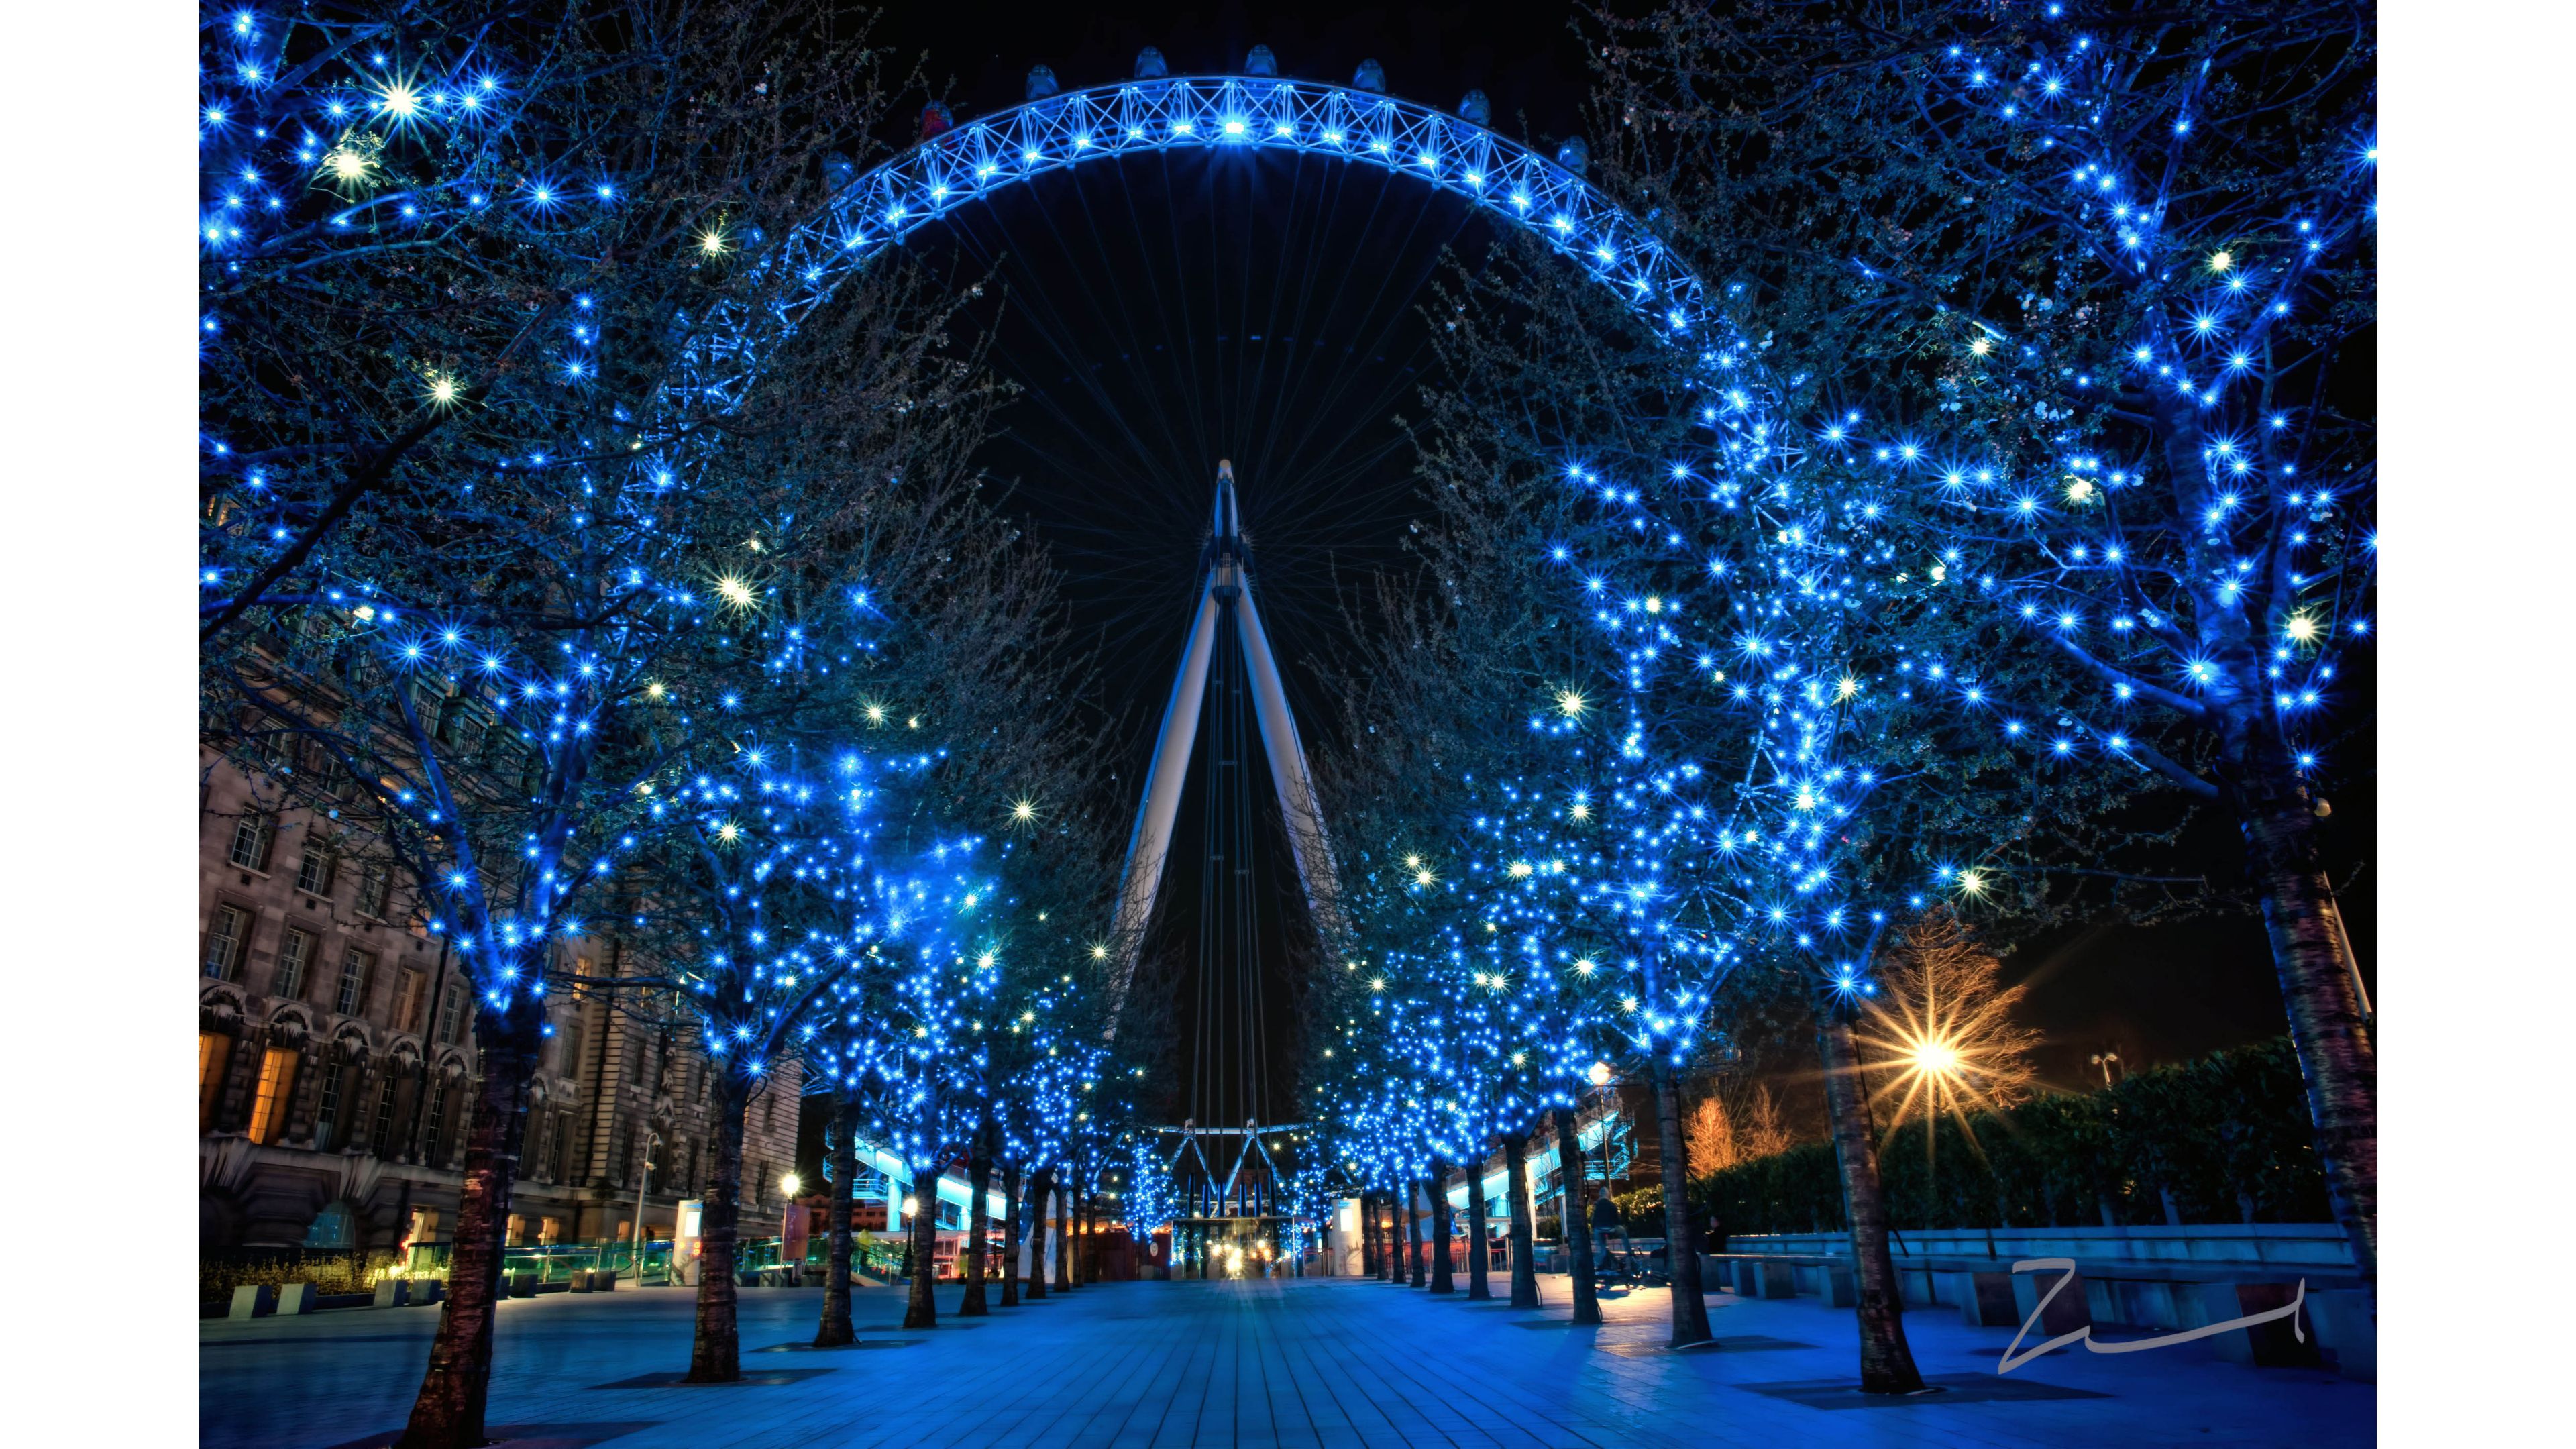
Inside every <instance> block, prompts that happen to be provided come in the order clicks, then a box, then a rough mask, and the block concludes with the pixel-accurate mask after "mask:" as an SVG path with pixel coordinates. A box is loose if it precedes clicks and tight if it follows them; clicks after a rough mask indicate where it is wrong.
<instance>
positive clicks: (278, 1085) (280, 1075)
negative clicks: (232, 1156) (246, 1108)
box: [250, 1047, 295, 1144]
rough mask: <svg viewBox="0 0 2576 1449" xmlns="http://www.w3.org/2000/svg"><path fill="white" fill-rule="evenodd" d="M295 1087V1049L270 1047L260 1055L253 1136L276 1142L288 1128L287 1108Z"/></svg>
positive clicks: (252, 1113) (252, 1106)
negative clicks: (280, 1134)
mask: <svg viewBox="0 0 2576 1449" xmlns="http://www.w3.org/2000/svg"><path fill="white" fill-rule="evenodd" d="M294 1089H295V1049H294V1048H293V1047H270V1048H269V1049H268V1051H267V1053H266V1054H265V1055H263V1056H262V1057H261V1058H260V1059H259V1092H258V1094H257V1095H256V1096H254V1097H253V1098H252V1099H251V1104H250V1140H251V1141H253V1142H258V1143H262V1144H266V1143H270V1142H274V1141H276V1140H277V1136H278V1134H279V1133H280V1132H282V1131H284V1130H285V1129H286V1108H287V1105H288V1103H289V1102H290V1100H291V1099H292V1093H293V1092H294Z"/></svg>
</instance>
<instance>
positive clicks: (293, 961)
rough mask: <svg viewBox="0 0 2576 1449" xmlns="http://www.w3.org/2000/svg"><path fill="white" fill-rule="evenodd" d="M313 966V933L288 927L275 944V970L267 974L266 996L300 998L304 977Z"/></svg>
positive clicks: (302, 993) (302, 991)
mask: <svg viewBox="0 0 2576 1449" xmlns="http://www.w3.org/2000/svg"><path fill="white" fill-rule="evenodd" d="M312 964H313V933H312V932H310V931H298V930H295V929H293V928H292V927H289V928H288V930H287V932H286V935H285V937H284V938H283V939H282V940H280V941H279V942H278V943H277V969H276V970H275V971H274V972H271V973H270V974H269V978H268V994H269V995H271V996H286V997H297V998H300V997H302V996H303V995H304V976H305V972H306V970H307V968H309V967H311V966H312Z"/></svg>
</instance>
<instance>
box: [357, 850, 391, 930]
mask: <svg viewBox="0 0 2576 1449" xmlns="http://www.w3.org/2000/svg"><path fill="white" fill-rule="evenodd" d="M389 879H390V876H389V875H388V874H387V872H386V870H385V868H384V866H383V865H382V864H380V863H378V862H376V861H372V860H371V861H368V862H367V863H366V864H365V865H364V866H362V867H360V868H359V870H358V914H359V915H362V916H374V917H375V918H376V919H378V920H383V919H384V915H385V886H386V883H387V881H388V880H389Z"/></svg>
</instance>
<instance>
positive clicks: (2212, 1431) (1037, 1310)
mask: <svg viewBox="0 0 2576 1449" xmlns="http://www.w3.org/2000/svg"><path fill="white" fill-rule="evenodd" d="M1542 1284H1543V1288H1542V1292H1543V1295H1544V1297H1545V1298H1546V1299H1547V1303H1546V1305H1545V1306H1543V1307H1542V1308H1541V1309H1540V1310H1539V1311H1537V1312H1535V1313H1533V1312H1528V1311H1515V1310H1513V1309H1511V1308H1509V1307H1507V1306H1504V1305H1502V1304H1500V1303H1490V1304H1472V1303H1468V1302H1466V1301H1465V1300H1464V1299H1463V1298H1455V1297H1453V1298H1446V1299H1435V1298H1432V1297H1430V1296H1428V1295H1427V1294H1424V1293H1421V1292H1418V1291H1415V1290H1411V1289H1407V1288H1401V1287H1395V1286H1390V1285H1386V1284H1381V1283H1375V1282H1370V1281H1364V1280H1351V1279H1304V1280H1290V1281H1285V1282H1241V1283H1229V1282H1218V1283H1113V1284H1099V1285H1095V1286H1093V1287H1089V1288H1084V1289H1080V1290H1078V1291H1076V1292H1074V1293H1072V1294H1069V1295H1052V1296H1050V1297H1049V1298H1048V1299H1047V1300H1045V1301H1044V1302H1041V1303H1033V1304H1027V1305H1024V1306H1022V1307H1019V1308H1014V1309H1008V1310H1002V1309H996V1310H995V1312H994V1314H993V1316H992V1317H991V1318H989V1319H985V1320H980V1321H977V1320H963V1321H962V1322H963V1323H964V1324H966V1325H971V1326H964V1327H961V1326H959V1325H960V1323H961V1321H960V1320H956V1319H954V1318H953V1317H943V1319H942V1326H941V1327H940V1328H937V1329H934V1330H930V1331H927V1332H922V1333H912V1334H904V1333H896V1332H891V1331H886V1330H879V1331H877V1332H873V1333H868V1334H865V1335H864V1336H865V1337H868V1338H871V1339H878V1340H893V1341H898V1342H901V1343H902V1344H903V1346H899V1347H896V1346H889V1347H885V1348H882V1349H875V1350H862V1351H836V1352H780V1353H755V1354H747V1355H746V1357H745V1360H744V1366H745V1369H746V1371H752V1372H763V1371H782V1370H804V1371H813V1370H821V1372H808V1373H805V1374H801V1375H799V1376H798V1377H796V1378H795V1379H793V1380H792V1381H789V1382H783V1383H769V1384H760V1385H743V1386H732V1387H677V1388H666V1387H653V1388H630V1387H614V1388H607V1387H599V1386H601V1385H609V1384H617V1383H620V1382H621V1381H623V1380H627V1379H632V1378H636V1377H639V1376H642V1375H647V1374H652V1373H655V1372H669V1371H673V1370H677V1369H680V1368H683V1367H685V1366H686V1364H687V1359H688V1335H689V1307H690V1304H689V1298H690V1295H689V1294H688V1293H687V1292H685V1291H667V1290H651V1289H648V1290H645V1291H642V1292H633V1291H628V1292H620V1293H617V1294H614V1295H598V1296H585V1297H578V1298H576V1297H572V1296H569V1295H565V1296H554V1297H549V1298H544V1299H535V1300H524V1301H514V1302H512V1303H510V1304H509V1305H507V1307H506V1308H505V1310H504V1314H503V1318H502V1326H501V1337H500V1345H499V1351H498V1355H497V1363H496V1377H495V1383H494V1392H493V1405H492V1422H493V1423H494V1424H495V1425H535V1426H542V1429H541V1430H539V1431H535V1432H530V1431H520V1432H519V1434H518V1437H519V1438H520V1440H521V1442H523V1443H525V1444H528V1445H530V1446H531V1449H534V1446H535V1445H537V1444H543V1445H545V1446H547V1449H585V1446H587V1445H590V1444H612V1445H614V1446H616V1449H677V1446H688V1449H772V1446H788V1445H795V1446H832V1449H843V1446H847V1449H860V1446H879V1445H884V1446H897V1445H900V1446H905V1449H914V1446H918V1445H921V1444H925V1443H928V1444H937V1445H940V1446H943V1449H945V1446H978V1445H1009V1446H1013V1449H1022V1446H1029V1449H1111V1446H1116V1449H1126V1446H1137V1449H1168V1446H1197V1445H1206V1446H1219V1445H1225V1446H1242V1449H1274V1446H1316V1449H1380V1446H1390V1449H1391V1446H1399V1445H1408V1446H1409V1445H1425V1446H1457V1449H1524V1446H1527V1449H1666V1446H1675V1449H1678V1446H1683V1445H1688V1446H1693V1449H1702V1446H1734V1445H1742V1446H1746V1449H1751V1446H1755V1445H1760V1446H1764V1449H1770V1446H1775V1445H1777V1444H1779V1443H1780V1442H1781V1441H1782V1439H1783V1438H1784V1436H1785V1437H1787V1438H1790V1439H1793V1440H1795V1441H1798V1442H1801V1443H1808V1444H1824V1445H1845V1444H1850V1445H1873V1446H1875V1445H1925V1446H1968V1449H2024V1446H2031V1449H2036V1446H2046V1445H2063V1444H2082V1445H2084V1446H2085V1449H2124V1446H2131V1445H2136V1446H2150V1445H2153V1446H2162V1445H2171V1444H2178V1443H2180V1444H2231V1445H2291V1444H2301V1445H2306V1444H2314V1443H2364V1442H2368V1440H2369V1438H2370V1436H2371V1433H2372V1423H2373V1412H2374V1397H2373V1393H2372V1390H2371V1388H2370V1387H2369V1386H2368V1385H2362V1384H2348V1383H2343V1382H2340V1381H2338V1380H2336V1379H2334V1378H2333V1377H2332V1376H2331V1375H2329V1374H2325V1373H2321V1372H2318V1371H2314V1370H2270V1369H2251V1368H2244V1367H2239V1366H2237V1365H2233V1364H2228V1363H2225V1362H2223V1361H2221V1360H2219V1359H2218V1358H2216V1356H2215V1355H2214V1354H2210V1353H2208V1352H2205V1351H2203V1348H2204V1346H2202V1345H2185V1346H2183V1347H2180V1348H2177V1349H2173V1350H2161V1351H2157V1352H2154V1353H2147V1354H2133V1355H2120V1356H2116V1357H2114V1356H2102V1355H2088V1354H2083V1353H2080V1352H2076V1353H2059V1354H2055V1355H2051V1356H2050V1357H2048V1358H2046V1359H2042V1360H2039V1361H2037V1362H2034V1363H2032V1364H2030V1365H2028V1366H2026V1367H2024V1368H2022V1369H2020V1370H2019V1371H2017V1372H2015V1373H2014V1374H2012V1375H2011V1376H2009V1377H2007V1378H1998V1377H1997V1376H1996V1375H1995V1374H1994V1359H1995V1356H1996V1355H1997V1354H1999V1353H2000V1351H2001V1350H2002V1347H2003V1345H2004V1343H2005V1342H2006V1341H2007V1340H2009V1339H2010V1338H2011V1334H2010V1333H2009V1332H2008V1331H2003V1330H1997V1329H1980V1328H1970V1327H1968V1326H1966V1325H1964V1324H1962V1323H1960V1322H1959V1321H1958V1319H1957V1318H1956V1316H1955V1315H1953V1314H1951V1313H1950V1312H1948V1311H1946V1310H1925V1311H1921V1312H1917V1313H1912V1314H1908V1315H1907V1318H1906V1327H1907V1332H1908V1335H1909V1337H1910V1338H1911V1339H1912V1341H1913V1344H1914V1349H1915V1355H1916V1358H1917V1361H1918V1362H1919V1363H1921V1365H1922V1367H1923V1371H1924V1373H1925V1374H1926V1375H1927V1376H1928V1377H1931V1378H1933V1379H1934V1380H1935V1381H1936V1382H1945V1383H1949V1384H1951V1385H1953V1388H1952V1391H1951V1392H1949V1393H1945V1394H1935V1395H1932V1396H1929V1397H1927V1398H1924V1399H1921V1400H1914V1401H1907V1402H1904V1403H1899V1404H1890V1403H1887V1402H1886V1401H1883V1400H1882V1401H1864V1400H1862V1399H1861V1398H1860V1396H1857V1395H1849V1394H1845V1393H1843V1392H1842V1386H1843V1385H1845V1384H1848V1383H1849V1381H1850V1380H1851V1377H1852V1375H1853V1372H1854V1366H1855V1361H1856V1353H1857V1338H1856V1330H1855V1328H1854V1326H1853V1323H1852V1317H1851V1314H1850V1312H1849V1311H1848V1310H1845V1311H1841V1312H1836V1311H1834V1310H1831V1309H1827V1308H1825V1307H1823V1306H1821V1305H1819V1304H1817V1303H1815V1302H1814V1301H1813V1300H1789V1301H1770V1302H1758V1301H1744V1300H1738V1299H1736V1298H1735V1297H1733V1296H1732V1295H1731V1294H1716V1295H1712V1296H1711V1298H1710V1307H1711V1315H1712V1320H1713V1321H1714V1322H1715V1324H1716V1326H1717V1331H1718V1333H1719V1335H1720V1337H1721V1340H1722V1341H1727V1342H1731V1343H1732V1344H1733V1346H1732V1347H1722V1348H1720V1349H1718V1350H1717V1351H1715V1352H1698V1353H1689V1354H1673V1353H1670V1352H1667V1351H1665V1350H1664V1349H1663V1346H1662V1345H1663V1340H1664V1326H1665V1323H1666V1321H1667V1319H1666V1314H1667V1307H1666V1303H1667V1300H1666V1299H1665V1298H1664V1296H1663V1294H1662V1293H1661V1292H1660V1291H1653V1290H1647V1291H1640V1292H1637V1293H1633V1294H1630V1295H1627V1296H1625V1297H1622V1298H1619V1299H1616V1300H1613V1301H1612V1302H1611V1303H1610V1304H1609V1305H1608V1308H1609V1316H1610V1319H1611V1321H1610V1322H1609V1323H1608V1324H1607V1325H1605V1326H1604V1327H1601V1328H1598V1329H1575V1328H1572V1327H1571V1326H1569V1325H1566V1324H1565V1323H1564V1322H1563V1319H1564V1317H1565V1308H1564V1306H1563V1305H1564V1296H1565V1295H1564V1289H1563V1284H1564V1280H1563V1279H1561V1278H1557V1279H1546V1280H1542ZM941 1297H942V1300H943V1308H946V1307H950V1306H952V1305H953V1304H954V1302H955V1300H956V1294H955V1290H953V1289H944V1290H942V1294H941ZM819 1299H820V1294H819V1292H817V1291H815V1290H768V1291H749V1292H746V1293H745V1294H744V1297H743V1343H744V1346H745V1347H746V1348H747V1349H756V1348H763V1347H767V1346H769V1345H772V1344H783V1343H791V1342H800V1341H802V1340H804V1339H806V1338H810V1337H811V1336H812V1332H813V1316H814V1314H815V1313H816V1311H817V1310H818V1309H819V1307H820V1303H819ZM856 1313H857V1318H858V1321H859V1322H860V1323H861V1324H863V1325H865V1324H871V1323H874V1324H889V1323H893V1322H896V1321H897V1320H898V1319H899V1318H900V1316H901V1313H900V1293H899V1290H894V1289H863V1290H861V1291H860V1293H859V1299H858V1303H857V1304H856ZM433 1326H434V1310H425V1309H421V1310H415V1309H387V1310H381V1311H377V1310H351V1311H347V1312H342V1313H334V1314H329V1315H324V1316H320V1317H315V1318H307V1319H263V1320H258V1321H255V1322H252V1323H248V1324H233V1323H208V1324H205V1325H202V1327H201V1332H200V1354H199V1361H200V1384H199V1388H200V1396H199V1405H200V1414H199V1419H200V1427H201V1431H202V1442H203V1443H204V1444H205V1445H207V1446H210V1449H226V1446H244V1449H248V1446H254V1445H256V1446H261V1449H337V1446H353V1445H358V1444H364V1443H368V1442H373V1441H376V1436H377V1435H379V1434H381V1433H382V1432H384V1431H386V1430H390V1429H392V1428H394V1427H395V1426H397V1425H398V1424H399V1423H400V1421H401V1417H402V1413H403V1411H404V1409H405V1407H406V1406H407V1404H408V1401H409V1395H410V1393H411V1391H412V1389H413V1388H414V1387H415V1386H416V1385H417V1383H418V1379H419V1373H420V1368H421V1364H422V1359H423V1353H424V1350H425V1349H426V1346H427V1343H428V1338H429V1334H430V1331H431V1329H432V1328H433ZM1996 1395H2002V1397H1995V1396H1996Z"/></svg>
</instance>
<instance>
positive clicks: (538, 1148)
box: [519, 1112, 555, 1180]
mask: <svg viewBox="0 0 2576 1449" xmlns="http://www.w3.org/2000/svg"><path fill="white" fill-rule="evenodd" d="M554 1135H555V1114H554V1113H552V1112H539V1113H538V1114H537V1125H536V1127H535V1128H534V1129H533V1131H532V1132H531V1133H530V1139H531V1140H530V1141H529V1143H528V1155H527V1157H526V1159H525V1160H524V1161H523V1162H522V1163H521V1166H520V1170H519V1175H520V1176H521V1177H535V1176H537V1175H538V1174H539V1173H542V1172H544V1171H545V1170H546V1149H548V1148H550V1147H552V1146H554ZM550 1180H551V1179H550Z"/></svg>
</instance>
